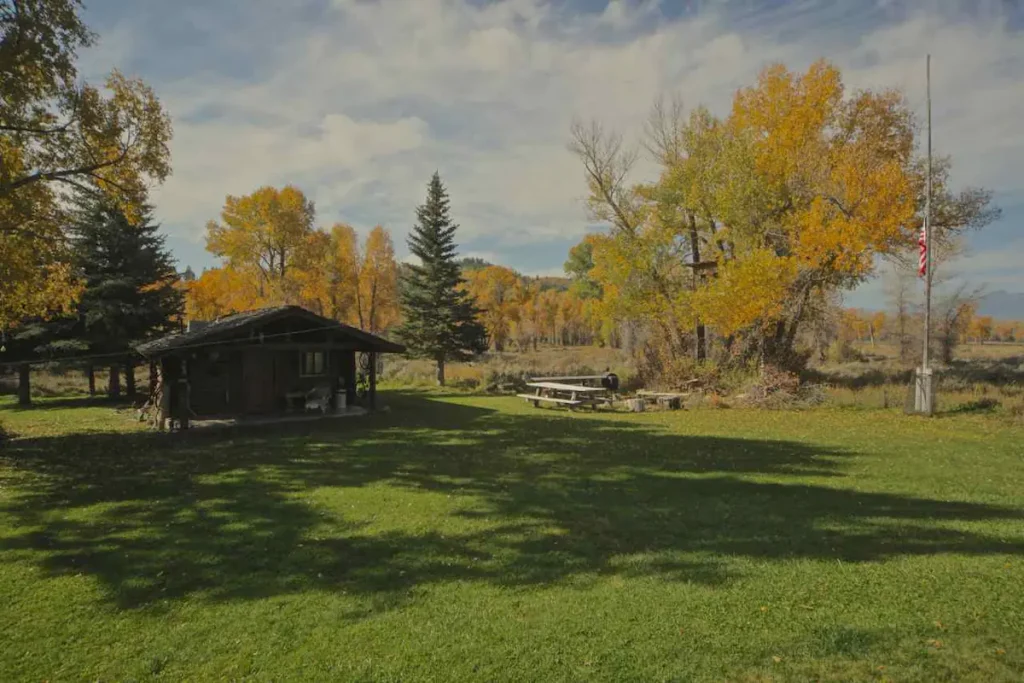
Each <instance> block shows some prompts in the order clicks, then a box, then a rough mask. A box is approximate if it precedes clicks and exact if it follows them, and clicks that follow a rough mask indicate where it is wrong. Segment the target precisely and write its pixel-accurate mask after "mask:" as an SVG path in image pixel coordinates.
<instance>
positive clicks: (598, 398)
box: [517, 378, 611, 409]
mask: <svg viewBox="0 0 1024 683" xmlns="http://www.w3.org/2000/svg"><path fill="white" fill-rule="evenodd" d="M526 386H528V387H530V388H532V389H534V393H533V394H517V396H519V397H520V398H523V399H526V400H527V401H529V402H530V403H532V404H533V405H534V407H535V408H536V407H538V406H539V405H540V404H541V403H542V402H543V403H553V404H556V405H564V406H568V407H569V408H570V409H572V408H576V407H578V406H590V407H591V408H596V407H597V404H599V403H611V398H610V397H609V396H608V390H607V389H605V388H604V387H602V386H597V387H593V386H586V385H584V384H566V383H563V382H554V381H551V380H550V379H549V378H545V380H544V381H537V382H527V383H526Z"/></svg>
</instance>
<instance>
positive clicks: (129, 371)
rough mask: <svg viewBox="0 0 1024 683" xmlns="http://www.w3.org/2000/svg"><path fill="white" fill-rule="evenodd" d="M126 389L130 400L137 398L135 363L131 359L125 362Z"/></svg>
mask: <svg viewBox="0 0 1024 683" xmlns="http://www.w3.org/2000/svg"><path fill="white" fill-rule="evenodd" d="M124 387H125V391H126V392H127V393H128V398H135V362H134V361H132V359H131V358H128V359H127V360H125V362H124Z"/></svg>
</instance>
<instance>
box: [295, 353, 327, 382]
mask: <svg viewBox="0 0 1024 683" xmlns="http://www.w3.org/2000/svg"><path fill="white" fill-rule="evenodd" d="M318 358H319V360H320V368H319V371H318V370H317V367H316V366H317V362H316V361H317V359H318ZM307 359H308V360H310V364H309V366H307V364H306V361H307ZM310 366H311V367H312V372H307V370H309V369H310ZM326 375H327V352H326V351H318V350H311V351H302V352H300V355H299V377H324V376H326Z"/></svg>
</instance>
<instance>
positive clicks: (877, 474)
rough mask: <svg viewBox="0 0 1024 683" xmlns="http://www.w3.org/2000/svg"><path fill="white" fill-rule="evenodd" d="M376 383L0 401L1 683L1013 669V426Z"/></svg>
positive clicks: (1021, 509) (1020, 470)
mask: <svg viewBox="0 0 1024 683" xmlns="http://www.w3.org/2000/svg"><path fill="white" fill-rule="evenodd" d="M5 400H6V399H5ZM387 400H388V402H389V403H390V405H391V406H392V408H393V410H392V411H391V412H389V413H382V414H378V415H375V416H373V417H372V418H367V419H364V420H339V421H333V422H323V423H317V424H310V423H306V424H299V425H291V426H289V427H288V428H286V429H285V428H263V429H261V430H251V431H249V432H247V433H241V432H233V433H219V434H213V433H207V434H201V433H198V432H196V433H191V434H185V435H171V436H168V435H158V434H148V433H143V432H140V431H139V429H138V427H137V425H136V424H135V423H133V422H132V421H131V420H130V419H128V418H127V417H126V416H124V415H120V414H117V413H115V412H114V411H113V410H111V409H109V408H105V407H98V406H89V404H88V403H73V402H64V403H61V402H60V401H51V402H49V403H46V402H41V403H40V405H39V407H37V408H35V409H32V410H29V411H19V410H16V409H14V407H13V405H12V404H11V403H10V402H5V403H3V404H0V420H2V421H3V422H4V423H5V424H6V425H7V426H8V428H9V429H12V430H13V431H14V432H16V433H18V434H19V435H20V438H18V439H16V440H15V441H13V442H11V443H9V444H8V445H7V446H6V447H5V448H3V450H0V643H3V645H2V648H0V680H2V681H19V680H43V679H49V680H51V681H57V680H61V681H63V680H86V679H88V680H97V679H99V680H132V679H134V680H150V679H167V680H184V679H189V680H209V679H242V678H246V679H253V680H295V679H308V680H332V679H343V680H347V679H360V680H367V679H373V680H437V681H447V680H464V679H469V680H529V681H535V680H588V681H589V680H614V681H621V680H680V681H689V680H806V679H835V680H882V679H889V680H898V681H908V680H921V681H938V680H983V681H1009V680H1021V678H1022V677H1024V429H1022V428H1020V427H1013V426H1009V425H1008V424H1007V423H1005V422H1003V421H999V420H995V419H992V418H990V417H985V416H981V415H970V414H962V415H955V416H944V417H938V418H935V419H931V420H926V419H922V418H913V417H906V416H904V415H903V414H902V413H900V412H898V411H895V410H893V411H883V410H852V409H847V410H843V409H838V408H823V409H816V410H813V411H808V412H770V411H761V412H757V411H748V410H698V411H686V412H681V413H647V414H642V415H631V414H597V415H592V414H570V413H567V412H563V411H556V410H550V409H548V410H537V409H533V408H531V407H529V406H527V405H525V404H524V403H523V402H521V401H518V400H515V399H509V398H486V397H467V396H440V395H435V394H414V393H406V394H400V393H394V394H390V395H388V397H387Z"/></svg>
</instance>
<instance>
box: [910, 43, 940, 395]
mask: <svg viewBox="0 0 1024 683" xmlns="http://www.w3.org/2000/svg"><path fill="white" fill-rule="evenodd" d="M925 79H926V89H927V90H926V92H927V97H926V99H927V107H928V168H927V172H926V176H925V177H926V180H925V199H924V244H925V265H924V269H925V270H924V347H923V349H922V353H921V367H920V368H918V371H917V381H916V390H915V392H914V409H915V410H916V411H917V412H919V413H923V414H925V415H931V414H932V413H933V412H935V394H934V391H933V388H934V386H933V378H932V368H931V366H930V363H929V359H928V347H929V346H930V345H931V332H932V329H931V327H932V251H933V246H932V56H931V55H930V54H929V55H928V57H927V59H926V61H925Z"/></svg>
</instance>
